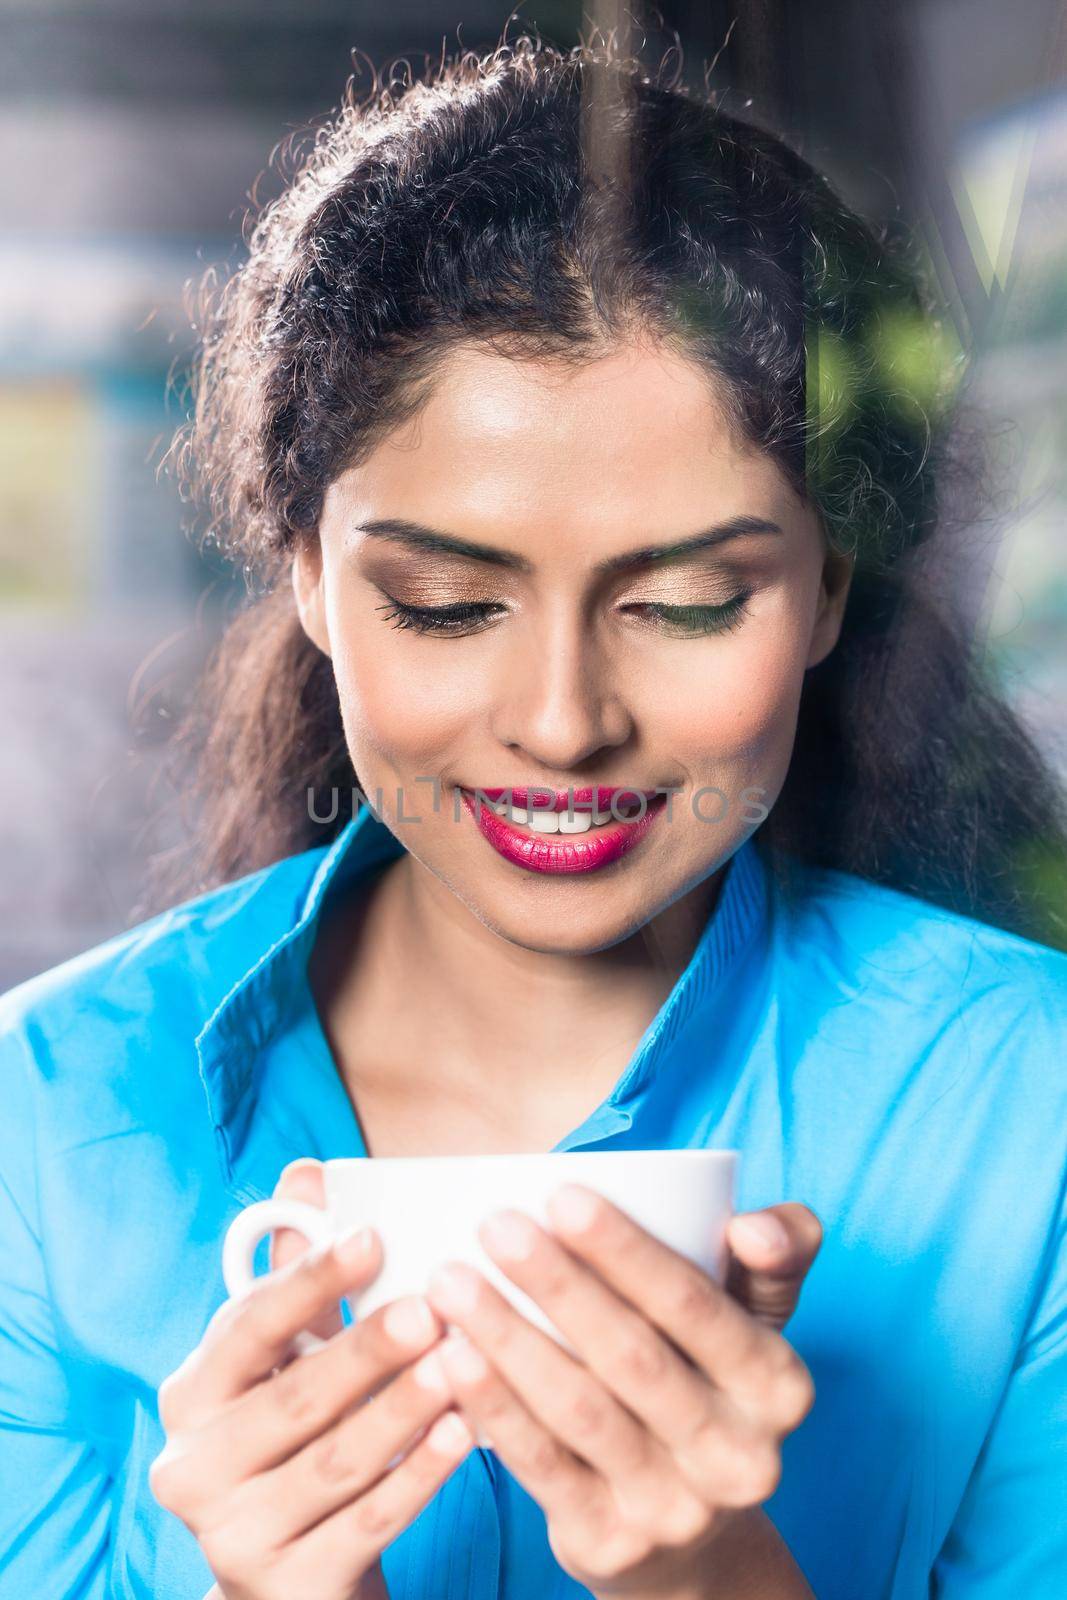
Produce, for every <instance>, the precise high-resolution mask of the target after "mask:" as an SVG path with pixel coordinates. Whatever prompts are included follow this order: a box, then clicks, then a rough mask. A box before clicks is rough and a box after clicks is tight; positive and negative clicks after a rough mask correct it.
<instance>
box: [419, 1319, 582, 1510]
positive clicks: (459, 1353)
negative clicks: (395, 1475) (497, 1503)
mask: <svg viewBox="0 0 1067 1600" xmlns="http://www.w3.org/2000/svg"><path fill="white" fill-rule="evenodd" d="M438 1354H439V1356H440V1361H441V1365H442V1367H443V1368H444V1370H445V1372H446V1373H447V1375H448V1378H449V1380H450V1382H451V1385H452V1388H453V1390H454V1392H455V1395H456V1403H457V1406H458V1407H459V1408H460V1409H461V1410H462V1412H463V1415H464V1416H466V1417H468V1418H469V1419H470V1420H471V1422H473V1424H474V1426H475V1428H476V1430H478V1431H479V1432H480V1433H481V1434H483V1435H484V1437H485V1438H486V1439H488V1440H489V1443H490V1445H491V1447H492V1449H493V1450H495V1451H496V1453H497V1455H498V1456H499V1457H500V1459H501V1461H502V1462H503V1463H504V1465H505V1467H507V1469H508V1471H509V1472H510V1473H511V1474H512V1475H513V1476H514V1477H515V1478H516V1479H517V1480H518V1482H519V1483H521V1484H522V1486H523V1488H524V1489H525V1490H526V1491H527V1492H528V1493H529V1494H531V1495H532V1496H533V1498H534V1499H535V1500H536V1501H537V1502H538V1504H539V1505H540V1506H541V1507H542V1509H543V1510H544V1511H545V1513H546V1515H547V1516H548V1518H549V1520H550V1521H552V1520H557V1519H560V1518H564V1517H569V1516H572V1515H574V1514H575V1512H576V1510H577V1509H578V1508H579V1507H583V1508H587V1509H588V1508H589V1507H590V1506H591V1504H592V1502H593V1501H594V1500H595V1498H596V1497H597V1496H598V1495H602V1494H603V1488H602V1487H601V1481H600V1479H599V1478H598V1475H597V1474H596V1473H595V1472H594V1471H593V1470H592V1468H591V1467H589V1466H588V1465H587V1464H586V1463H585V1462H584V1461H580V1460H579V1459H578V1457H577V1456H576V1455H575V1454H574V1452H573V1451H572V1450H570V1449H568V1448H567V1446H566V1445H564V1444H563V1442H562V1441H561V1440H560V1439H559V1438H557V1437H556V1435H555V1434H553V1433H552V1432H550V1431H549V1429H548V1428H546V1427H545V1426H544V1424H543V1423H541V1422H539V1421H538V1419H537V1418H536V1417H535V1416H534V1415H533V1413H532V1412H531V1411H530V1410H529V1408H528V1407H527V1406H526V1405H524V1404H523V1402H522V1401H521V1400H520V1399H519V1397H518V1396H517V1395H516V1394H515V1391H514V1390H513V1389H511V1388H510V1387H509V1385H508V1384H507V1383H506V1382H505V1380H504V1379H503V1377H502V1376H501V1374H500V1373H499V1371H497V1369H496V1368H494V1367H493V1366H492V1365H491V1363H490V1362H488V1361H487V1360H486V1359H485V1357H484V1356H483V1355H482V1353H481V1351H480V1350H478V1349H477V1348H476V1347H475V1346H474V1345H473V1344H471V1342H470V1340H469V1339H467V1338H466V1337H465V1336H464V1335H462V1334H458V1333H453V1334H451V1335H450V1336H449V1337H448V1338H447V1339H446V1340H445V1341H444V1343H443V1344H442V1345H441V1346H440V1348H439V1352H438Z"/></svg>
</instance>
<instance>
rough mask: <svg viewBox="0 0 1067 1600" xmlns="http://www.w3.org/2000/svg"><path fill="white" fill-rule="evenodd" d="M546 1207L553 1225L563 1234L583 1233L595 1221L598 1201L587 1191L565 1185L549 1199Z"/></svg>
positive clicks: (598, 1208) (598, 1206)
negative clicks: (556, 1225)
mask: <svg viewBox="0 0 1067 1600" xmlns="http://www.w3.org/2000/svg"><path fill="white" fill-rule="evenodd" d="M548 1206H549V1214H550V1216H551V1218H552V1221H553V1223H555V1224H558V1226H559V1227H561V1228H562V1229H563V1231H564V1232H565V1233H583V1232H584V1231H585V1229H586V1228H589V1227H591V1226H592V1224H593V1223H594V1222H595V1221H596V1216H597V1213H598V1211H599V1210H600V1201H599V1199H598V1197H597V1196H596V1195H595V1194H590V1192H589V1190H588V1189H578V1188H576V1187H575V1186H574V1185H573V1184H570V1183H565V1184H563V1185H562V1186H561V1187H560V1188H559V1189H557V1190H556V1191H555V1193H554V1194H552V1195H551V1196H550V1197H549V1201H548Z"/></svg>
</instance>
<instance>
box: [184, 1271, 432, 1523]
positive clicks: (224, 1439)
mask: <svg viewBox="0 0 1067 1600" xmlns="http://www.w3.org/2000/svg"><path fill="white" fill-rule="evenodd" d="M443 1331H444V1329H443V1327H442V1324H441V1323H440V1322H439V1321H438V1319H437V1317H435V1316H434V1313H433V1312H432V1311H431V1309H430V1307H429V1305H428V1304H427V1302H426V1301H425V1300H422V1299H420V1298H419V1297H417V1296H411V1297H408V1298H406V1299H403V1300H395V1301H391V1302H390V1303H389V1305H387V1306H383V1307H381V1308H379V1310H377V1311H375V1312H373V1313H372V1314H371V1315H370V1316H368V1317H367V1318H366V1319H365V1320H363V1321H361V1322H357V1323H354V1324H353V1325H352V1326H351V1327H349V1328H346V1329H345V1330H344V1332H343V1333H342V1334H340V1335H339V1336H338V1338H337V1339H335V1340H333V1341H332V1342H331V1343H330V1344H328V1345H327V1346H326V1347H325V1348H324V1349H322V1350H316V1351H315V1352H313V1353H312V1354H311V1355H307V1356H301V1357H299V1358H298V1359H297V1360H295V1361H292V1362H290V1363H289V1364H288V1366H285V1367H283V1368H282V1369H281V1371H279V1372H277V1373H275V1374H274V1375H273V1376H271V1377H269V1378H267V1379H265V1381H264V1382H263V1383H258V1384H256V1385H255V1387H254V1388H252V1389H250V1390H249V1391H248V1392H247V1394H244V1395H242V1396H241V1398H240V1399H239V1400H237V1401H236V1402H234V1403H233V1404H232V1405H230V1406H227V1407H225V1408H224V1409H223V1410H221V1411H216V1412H214V1414H213V1415H212V1416H211V1417H210V1418H209V1419H208V1420H207V1421H206V1422H204V1423H203V1424H202V1425H201V1426H200V1427H199V1428H197V1429H196V1430H195V1432H194V1433H193V1434H192V1435H190V1434H188V1433H186V1434H184V1435H181V1434H180V1435H179V1436H178V1438H177V1439H176V1440H175V1441H168V1444H167V1448H166V1449H165V1450H164V1452H163V1454H164V1456H165V1457H166V1458H167V1459H168V1463H169V1464H168V1467H167V1473H166V1477H167V1479H168V1483H169V1488H168V1492H169V1493H171V1494H173V1495H175V1496H176V1497H177V1499H178V1501H179V1503H180V1504H182V1505H183V1506H187V1507H189V1508H190V1509H191V1510H192V1511H193V1512H194V1513H195V1512H197V1511H198V1509H199V1508H200V1507H201V1506H203V1507H204V1508H205V1509H206V1508H207V1505H208V1504H209V1502H210V1501H211V1500H217V1499H218V1498H219V1491H220V1484H221V1482H222V1479H223V1478H224V1479H225V1482H226V1483H227V1484H237V1483H243V1482H245V1481H246V1480H247V1479H249V1478H253V1477H255V1476H256V1475H257V1474H262V1473H265V1472H267V1471H269V1470H270V1468H272V1467H276V1466H278V1465H280V1464H281V1463H282V1462H283V1461H286V1460H288V1459H289V1458H290V1457H292V1456H294V1455H295V1454H296V1453H297V1452H298V1451H300V1450H301V1449H302V1448H303V1447H304V1446H305V1445H307V1444H309V1443H310V1442H311V1441H312V1440H313V1439H317V1438H319V1437H320V1436H321V1435H323V1434H325V1433H326V1432H327V1430H328V1429H329V1428H331V1427H332V1426H334V1424H336V1423H337V1422H339V1421H340V1420H341V1419H342V1418H344V1417H345V1416H348V1415H349V1414H350V1413H351V1412H352V1411H353V1409H354V1408H355V1407H357V1406H359V1405H360V1404H361V1403H362V1402H364V1401H366V1400H368V1399H369V1398H370V1397H371V1395H373V1394H375V1393H376V1392H377V1391H378V1390H379V1389H380V1388H381V1387H382V1386H383V1384H385V1383H387V1382H388V1380H389V1379H390V1378H393V1377H395V1375H396V1374H397V1373H398V1372H400V1371H401V1369H403V1368H406V1367H408V1366H409V1364H410V1363H412V1362H416V1358H417V1357H419V1356H420V1355H422V1354H423V1353H425V1352H426V1351H428V1350H430V1349H431V1348H432V1346H433V1345H434V1344H436V1343H437V1342H438V1340H439V1339H440V1337H441V1335H442V1333H443ZM412 1370H413V1369H412ZM424 1376H425V1374H424ZM421 1388H422V1389H426V1385H425V1383H424V1384H423V1385H421ZM423 1397H424V1398H426V1396H423ZM415 1398H416V1399H417V1398H419V1395H418V1394H416V1396H415ZM439 1409H440V1408H439ZM422 1420H427V1418H423V1419H422ZM205 1461H210V1462H214V1463H216V1464H217V1470H216V1472H215V1473H214V1474H213V1475H212V1477H211V1480H210V1482H208V1481H205V1478H204V1472H203V1467H202V1463H203V1462H205Z"/></svg>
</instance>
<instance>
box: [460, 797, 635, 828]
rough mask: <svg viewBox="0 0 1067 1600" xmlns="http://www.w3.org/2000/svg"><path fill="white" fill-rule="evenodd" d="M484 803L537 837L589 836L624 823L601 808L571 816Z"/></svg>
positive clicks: (563, 813)
mask: <svg viewBox="0 0 1067 1600" xmlns="http://www.w3.org/2000/svg"><path fill="white" fill-rule="evenodd" d="M482 803H483V805H487V806H488V807H489V809H490V810H491V811H494V812H495V813H496V815H497V816H498V817H504V818H505V819H506V820H507V821H508V822H516V823H518V824H519V825H520V826H521V827H525V828H530V829H532V830H533V832H534V833H571V834H573V833H588V832H589V829H590V828H593V827H602V826H603V825H604V824H605V823H614V822H620V821H622V820H623V817H617V816H615V815H614V813H613V812H612V811H611V810H607V811H601V810H600V809H599V808H597V809H595V810H592V811H573V812H568V811H567V810H563V811H547V810H545V809H544V808H542V807H539V806H533V807H527V806H519V805H510V806H509V804H508V801H507V800H506V799H500V800H486V801H483V802H482ZM624 815H625V813H624Z"/></svg>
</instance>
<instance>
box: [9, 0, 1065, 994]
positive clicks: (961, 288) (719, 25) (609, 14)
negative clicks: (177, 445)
mask: <svg viewBox="0 0 1067 1600" xmlns="http://www.w3.org/2000/svg"><path fill="white" fill-rule="evenodd" d="M509 14H510V7H509V6H508V5H507V4H503V3H501V4H498V3H495V0H447V3H443V4H438V3H436V0H390V3H389V4H388V5H383V4H381V3H380V0H0V145H2V148H3V150H4V152H5V158H4V160H3V162H2V164H0V230H2V232H0V990H3V989H5V988H7V987H8V986H10V985H11V984H14V983H16V982H18V981H20V980H21V979H22V978H25V977H28V976H30V975H32V974H33V973H35V972H38V971H41V970H43V969H44V968H46V967H49V966H51V965H53V964H55V963H56V962H58V961H60V960H63V959H64V958H66V957H67V956H70V955H72V954H75V953H77V952H78V951H81V950H84V949H87V948H88V947H89V946H91V945H93V944H95V943H97V942H98V941H100V940H101V939H103V938H105V937H107V936H108V935H110V934H112V933H115V932H117V931H119V930H120V929H121V928H123V927H126V926H128V925H129V924H130V922H131V921H134V920H138V919H139V914H140V910H141V897H142V894H143V870H144V863H145V861H146V859H147V857H148V856H149V854H150V853H151V852H152V851H153V850H156V849H159V848H162V847H164V846H165V845H166V844H167V843H168V842H170V838H171V830H173V829H174V827H175V826H176V820H175V815H174V804H173V796H172V795H170V794H169V793H168V792H167V788H166V784H165V783H164V782H163V781H162V776H161V775H162V756H163V751H164V745H165V741H166V738H167V735H168V733H169V731H170V729H171V727H172V726H173V725H174V720H175V718H176V716H177V715H178V713H179V711H180V708H181V705H182V703H183V699H184V697H185V695H186V694H187V693H188V689H189V686H190V684H191V683H192V681H193V680H194V677H195V674H196V672H197V670H198V668H199V666H200V664H201V662H202V661H203V659H204V656H205V654H206V652H207V651H208V650H209V649H210V647H211V645H212V643H213V642H214V641H215V639H216V638H217V636H218V632H219V629H220V627H221V625H222V622H223V619H224V618H225V616H226V614H227V608H231V609H232V606H233V603H234V599H235V595H236V594H237V592H238V585H237V582H236V580H235V579H234V578H233V577H232V576H231V575H230V574H228V573H226V572H225V571H224V570H223V569H222V568H221V567H219V566H215V565H212V563H211V560H210V557H203V556H201V555H199V554H198V553H197V550H196V546H195V543H194V542H193V540H192V539H191V538H190V537H189V536H188V534H187V532H186V529H185V524H186V521H187V513H188V508H187V507H185V506H184V505H183V504H182V503H181V501H180V498H179V495H178V491H177V488H176V486H175V483H174V481H173V478H172V477H170V476H168V475H167V474H166V473H165V472H163V471H162V470H161V463H162V460H163V457H164V455H165V453H166V449H167V446H168V444H169V442H170V440H171V437H172V436H173V433H174V431H175V429H176V428H177V427H178V426H179V425H180V423H181V422H182V420H183V418H184V403H185V402H184V398H183V395H182V392H181V383H180V378H181V374H182V370H183V364H186V363H187V362H188V360H189V357H190V355H191V352H192V349H193V347H194V343H195V333H194V332H193V330H192V329H191V328H190V325H189V314H188V311H187V309H186V306H187V302H186V299H185V296H186V293H187V291H188V288H189V286H190V285H195V283H196V282H197V281H198V280H199V278H200V277H201V275H202V273H203V272H204V271H205V270H206V269H207V268H208V267H209V266H211V265H214V266H216V267H217V268H218V269H219V270H220V271H221V272H226V271H229V270H232V268H233V266H234V265H236V264H237V262H238V261H239V260H240V259H241V257H242V253H243V243H242V221H243V218H244V216H245V212H246V210H247V208H248V207H249V204H250V199H251V197H253V196H254V197H255V198H256V199H264V198H269V197H270V196H271V195H272V194H273V193H275V192H277V188H278V186H279V179H278V177H277V175H276V173H275V171H274V169H272V168H269V167H268V162H269V160H270V156H271V152H272V150H273V149H274V147H275V146H276V145H277V144H278V142H279V141H280V140H282V139H284V138H285V137H286V136H287V135H289V134H291V133H292V132H293V131H294V130H299V129H301V128H307V127H308V126H309V125H310V124H313V123H314V122H315V121H316V120H318V119H321V118H323V117H325V116H327V115H328V114H329V113H330V111H331V110H332V109H333V108H334V107H335V106H336V104H337V102H338V100H339V97H340V94H341V91H342V89H343V86H344V82H345V80H346V78H347V77H348V76H349V75H350V74H352V73H353V72H354V73H355V74H356V76H357V88H359V87H364V88H365V87H366V85H367V84H368V83H369V81H370V71H369V65H368V61H369V62H373V63H374V64H375V65H377V66H378V67H380V68H386V69H387V68H388V67H389V65H390V63H391V62H392V61H393V60H395V59H396V58H400V57H406V58H407V59H408V60H409V61H410V62H411V63H412V66H413V67H414V69H415V70H416V71H417V70H418V68H419V65H420V63H421V62H422V61H423V59H424V57H425V56H427V55H428V56H429V57H430V58H432V59H436V58H438V57H439V56H440V55H441V53H442V50H445V51H447V53H449V54H451V53H452V52H453V51H454V50H455V49H456V48H457V45H458V46H460V47H469V48H474V49H479V50H481V49H485V48H488V47H491V46H492V45H493V44H495V43H496V42H497V41H498V40H499V38H500V35H501V32H502V30H503V29H504V28H505V25H506V24H507V22H508V17H509ZM1065 17H1067V11H1065V7H1064V5H1063V3H1062V0H1016V3H1015V4H1013V5H1012V6H1010V7H1005V6H1004V4H1003V0H892V3H891V4H886V3H885V0H882V3H881V4H880V5H876V4H873V3H866V0H818V3H815V0H733V3H732V4H720V3H718V0H677V3H671V0H663V3H662V4H661V5H659V7H658V8H653V7H651V6H645V5H643V4H641V3H640V0H630V3H629V4H628V5H627V6H626V10H625V13H624V14H621V15H620V0H613V3H606V4H597V3H592V4H591V3H589V0H587V3H586V4H585V5H581V4H572V3H571V0H529V3H528V4H526V5H523V6H520V7H519V8H518V10H517V12H516V13H515V15H514V20H513V21H512V23H511V26H510V29H509V36H514V35H516V34H518V33H521V32H523V31H526V30H532V29H533V28H534V27H535V26H536V27H537V28H538V29H539V30H540V32H541V34H542V37H543V38H544V39H545V40H546V41H548V42H550V43H553V44H557V45H560V46H562V47H564V48H566V47H569V46H570V45H572V44H574V43H576V42H577V41H578V39H579V37H580V36H581V37H588V36H589V32H590V28H591V27H592V26H594V25H599V26H601V27H602V28H603V29H604V31H607V30H608V29H610V28H611V27H613V26H616V25H621V26H623V27H625V28H628V29H629V30H630V36H631V42H632V45H633V47H635V48H636V47H637V46H638V45H640V46H641V49H642V53H643V54H644V56H645V58H646V59H647V60H648V61H649V62H650V63H653V62H656V61H658V60H659V58H660V57H661V56H662V55H663V53H664V51H667V50H670V49H673V48H675V45H676V39H677V41H680V43H681V46H682V51H683V66H682V75H683V77H684V78H685V79H686V80H687V81H689V82H691V83H693V84H694V85H700V84H702V83H703V82H704V81H705V75H707V82H708V83H709V85H710V86H711V87H712V88H714V89H716V90H717V92H718V94H719V97H720V102H721V103H722V104H724V105H725V107H726V109H728V110H731V111H733V112H734V113H735V114H738V115H742V116H747V117H749V118H751V119H752V120H754V121H756V122H763V123H765V124H766V125H768V126H770V127H772V128H774V129H776V130H777V131H780V132H782V133H783V134H784V135H785V136H786V137H788V138H789V139H790V140H791V141H792V142H793V143H794V144H795V145H796V146H797V148H799V149H800V150H801V152H802V153H803V154H804V155H805V156H807V158H808V159H809V160H810V161H812V162H813V163H814V164H815V165H816V166H820V167H822V168H823V169H824V170H825V171H827V172H828V173H829V175H830V176H831V178H832V179H833V181H834V182H835V184H836V185H837V186H838V188H839V189H840V190H841V191H842V192H843V193H844V194H845V195H846V197H847V198H848V199H849V200H850V201H851V202H852V203H853V204H854V205H855V206H857V207H858V208H859V209H860V210H861V211H862V212H863V213H864V214H865V215H866V216H868V217H869V218H871V219H872V220H873V221H876V222H877V221H880V220H882V219H883V218H886V217H889V216H892V215H893V214H894V213H896V212H897V211H898V208H899V211H900V212H901V213H902V214H903V215H904V216H905V217H906V218H907V219H908V220H909V221H910V222H911V223H912V224H913V225H914V226H915V227H916V228H917V229H918V230H919V231H920V233H921V235H922V238H923V240H924V242H925V247H926V250H927V252H928V255H929V259H930V262H931V269H932V271H933V272H934V274H935V275H936V279H937V286H938V288H939V290H940V292H941V294H942V295H943V297H944V300H945V303H946V304H947V305H948V306H949V308H950V312H951V317H952V319H953V321H954V323H955V326H956V330H957V332H958V334H959V337H960V339H961V341H962V342H963V344H964V345H965V347H966V348H968V349H973V351H974V353H975V359H974V364H973V367H972V371H971V376H970V379H969V381H968V393H967V399H968V400H969V401H971V402H972V403H973V404H975V405H977V406H979V407H981V408H982V410H983V412H984V413H986V414H987V415H988V417H989V420H990V426H991V431H992V435H993V437H994V440H995V451H996V460H997V484H998V495H997V503H996V506H995V508H991V509H990V510H989V511H988V512H987V513H986V514H985V515H984V516H983V518H982V519H981V523H980V525H978V526H976V527H975V528H974V529H973V530H970V540H971V543H970V548H971V549H972V550H973V558H969V559H968V562H967V575H966V581H965V585H964V587H965V591H966V592H964V593H962V594H961V595H960V596H959V597H958V599H959V603H960V604H961V605H962V606H963V607H964V608H965V609H966V611H967V614H968V616H969V617H970V618H971V619H973V625H974V627H975V629H976V630H977V632H978V636H979V638H980V639H981V641H982V647H983V649H984V650H985V651H986V652H987V654H988V657H989V662H990V665H991V667H992V668H993V670H995V671H996V672H997V673H998V674H999V675H1000V677H1001V678H1002V680H1003V681H1004V683H1005V684H1006V685H1007V687H1008V690H1009V692H1010V694H1011V697H1012V698H1013V700H1014V701H1015V702H1016V704H1018V705H1019V706H1020V707H1021V708H1022V710H1023V711H1024V713H1025V715H1026V717H1027V718H1028V720H1029V721H1030V723H1031V725H1032V726H1033V728H1034V729H1035V731H1036V732H1037V734H1038V736H1039V738H1040V740H1041V742H1042V743H1043V744H1044V745H1045V746H1046V748H1047V749H1048V750H1049V751H1050V753H1051V754H1052V755H1053V757H1054V759H1055V761H1056V762H1057V763H1058V764H1059V766H1060V768H1061V770H1062V771H1063V772H1064V774H1065V776H1067V747H1065V743H1064V728H1065V725H1067V719H1065V715H1064V713H1065V711H1067V625H1065V624H1067V539H1065V537H1064V531H1063V530H1064V525H1065V513H1067V466H1065V462H1067V20H1065ZM642 41H643V43H642Z"/></svg>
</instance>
